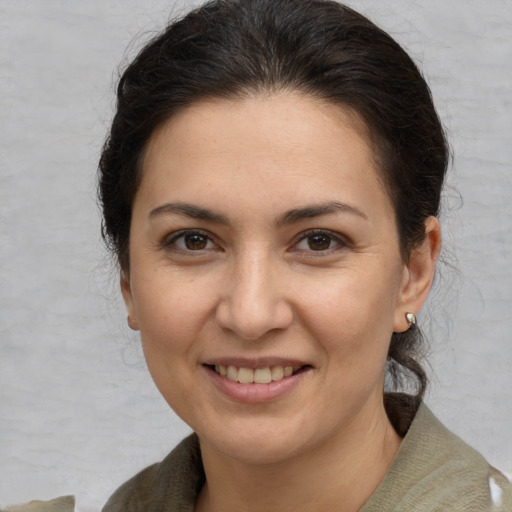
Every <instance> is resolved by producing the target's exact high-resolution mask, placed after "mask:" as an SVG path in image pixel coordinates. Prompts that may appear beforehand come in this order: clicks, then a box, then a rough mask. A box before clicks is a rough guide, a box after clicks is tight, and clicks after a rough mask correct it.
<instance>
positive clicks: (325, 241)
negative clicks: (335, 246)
mask: <svg viewBox="0 0 512 512" xmlns="http://www.w3.org/2000/svg"><path fill="white" fill-rule="evenodd" d="M308 243H309V248H310V249H312V250H313V251H322V250H325V249H329V246H330V245H331V238H330V237H328V236H327V235H312V236H310V237H309V240H308Z"/></svg>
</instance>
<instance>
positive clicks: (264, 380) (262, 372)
mask: <svg viewBox="0 0 512 512" xmlns="http://www.w3.org/2000/svg"><path fill="white" fill-rule="evenodd" d="M254 382H256V383H257V384H268V383H269V382H272V374H271V373H270V368H258V369H257V370H254Z"/></svg>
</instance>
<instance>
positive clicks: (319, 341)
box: [122, 93, 409, 462]
mask: <svg viewBox="0 0 512 512" xmlns="http://www.w3.org/2000/svg"><path fill="white" fill-rule="evenodd" d="M355 126H356V123H355V122H354V119H352V121H351V118H350V117H349V116H348V115H347V114H346V113H344V111H343V110H342V109H341V108H340V107H337V106H333V105H326V104H323V103H320V102H318V101H316V100H314V99H311V98H308V97H305V96H301V95H299V94H292V93H287V94H284V93H283V94H279V95H274V96H258V97H254V98H249V99H243V100H233V101H227V100H218V101H209V102H206V101H205V102H202V103H197V104H195V105H193V106H191V107H189V108H188V109H186V110H184V111H182V112H181V113H180V114H178V115H176V116H175V117H173V118H172V119H171V120H170V121H168V122H167V123H166V124H164V125H163V126H162V127H161V128H159V129H158V130H157V132H156V133H155V134H154V135H153V137H152V138H151V140H150V143H149V146H148V148H147V153H146V156H145V160H144V164H143V179H142V183H141V186H140V189H139V190H138V192H137V195H136V198H135V202H134V205H133V217H132V225H131V232H130V268H129V272H128V275H127V278H126V280H125V281H123V284H122V288H123V294H124V297H125V301H126V303H127V308H128V312H129V315H130V318H131V323H132V325H134V326H135V327H136V328H138V329H140V331H141V337H142V342H143V347H144V354H145V357H146V360H147V364H148V366H149V370H150V372H151V375H152V377H153V379H154V381H155V383H156V385H157V386H158V388H159V390H160V392H161V393H162V395H163V396H164V398H165V399H166V400H167V402H168V403H169V405H170V406H171V407H172V408H173V409H174V410H175V411H176V412H177V414H179V415H180V416H181V417H182V418H183V419H184V420H185V421H186V422H187V423H188V424H189V425H190V426H191V427H192V428H193V429H194V431H196V432H197V433H198V435H199V437H200V439H201V442H202V443H203V444H204V445H209V446H211V447H213V448H214V449H216V450H217V451H218V452H220V453H222V454H224V455H226V456H229V457H234V458H237V459H240V460H244V461H257V462H258V461H259V462H270V461H279V460H285V459H287V458H289V457H293V456H295V455H297V454H299V453H305V452H307V451H308V450H310V449H314V448H315V447H316V446H320V445H326V446H329V443H331V442H335V441H336V440H337V439H340V438H341V437H343V436H345V435H347V433H348V432H357V431H359V430H358V429H360V428H361V427H362V426H363V428H366V429H367V428H368V426H369V425H371V424H372V421H373V420H374V419H375V416H376V414H377V412H378V411H380V410H381V409H382V405H381V404H382V393H383V380H384V368H385V362H386V356H387V351H388V345H389V340H390V338H391V334H392V332H393V331H394V330H396V331H403V330H405V329H406V327H407V325H406V323H405V318H404V315H405V313H406V311H407V309H405V307H406V306H405V298H404V296H405V292H404V290H405V289H406V288H407V282H408V279H409V272H408V269H407V267H406V266H405V265H404V263H403V261H402V260H401V258H400V251H399V244H398V235H397V230H396V226H395V218H394V213H393V208H392V205H391V203H390V200H389V197H388V195H387V194H386V192H385V190H384V188H383V186H382V183H381V182H380V181H379V178H378V175H377V171H376V169H375V163H374V161H373V159H372V153H371V150H370V147H369V145H368V143H367V141H366V139H365V137H364V136H363V135H362V134H361V132H360V131H358V130H357V129H356V128H355ZM292 371H293V374H292V375H289V373H290V372H292ZM226 372H227V375H225V374H226ZM254 380H256V382H254ZM238 381H241V382H238Z"/></svg>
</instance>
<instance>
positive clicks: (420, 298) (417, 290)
mask: <svg viewBox="0 0 512 512" xmlns="http://www.w3.org/2000/svg"><path fill="white" fill-rule="evenodd" d="M440 250H441V225H440V224H439V220H438V219H437V218H436V217H428V218H427V220H426V221H425V238H424V239H423V242H421V244H420V245H419V246H418V247H417V248H416V249H414V250H413V251H412V253H411V255H410V258H409V261H408V263H407V265H405V266H404V274H403V279H402V285H401V289H400V293H399V297H398V301H397V306H396V309H395V318H394V323H393V330H394V331H395V332H404V331H407V329H409V323H408V322H407V319H406V317H405V315H406V314H407V313H414V314H415V315H417V314H418V311H420V309H421V308H422V306H423V304H424V303H425V301H426V300H427V297H428V294H429V292H430V288H431V287H432V283H433V281H434V274H435V269H436V262H437V258H438V256H439V251H440Z"/></svg>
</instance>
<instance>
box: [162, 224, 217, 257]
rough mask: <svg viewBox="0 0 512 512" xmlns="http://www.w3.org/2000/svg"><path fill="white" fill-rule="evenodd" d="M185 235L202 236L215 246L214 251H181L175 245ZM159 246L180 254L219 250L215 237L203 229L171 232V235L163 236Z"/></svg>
mask: <svg viewBox="0 0 512 512" xmlns="http://www.w3.org/2000/svg"><path fill="white" fill-rule="evenodd" d="M186 235H202V236H205V237H207V238H208V240H209V241H210V242H212V243H213V244H215V246H216V247H215V249H199V250H196V251H193V250H189V249H182V248H181V247H177V246H176V245H175V242H176V240H178V239H180V238H182V237H184V236H186ZM160 246H161V247H162V248H163V249H165V250H174V251H177V252H178V251H179V252H182V253H187V254H192V253H203V252H205V251H211V250H216V249H220V246H219V243H218V242H217V240H216V237H214V236H213V235H212V234H211V233H210V232H209V231H206V230H204V229H199V228H186V229H180V230H178V231H173V232H172V233H169V234H167V235H166V236H164V238H163V239H162V241H161V242H160Z"/></svg>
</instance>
